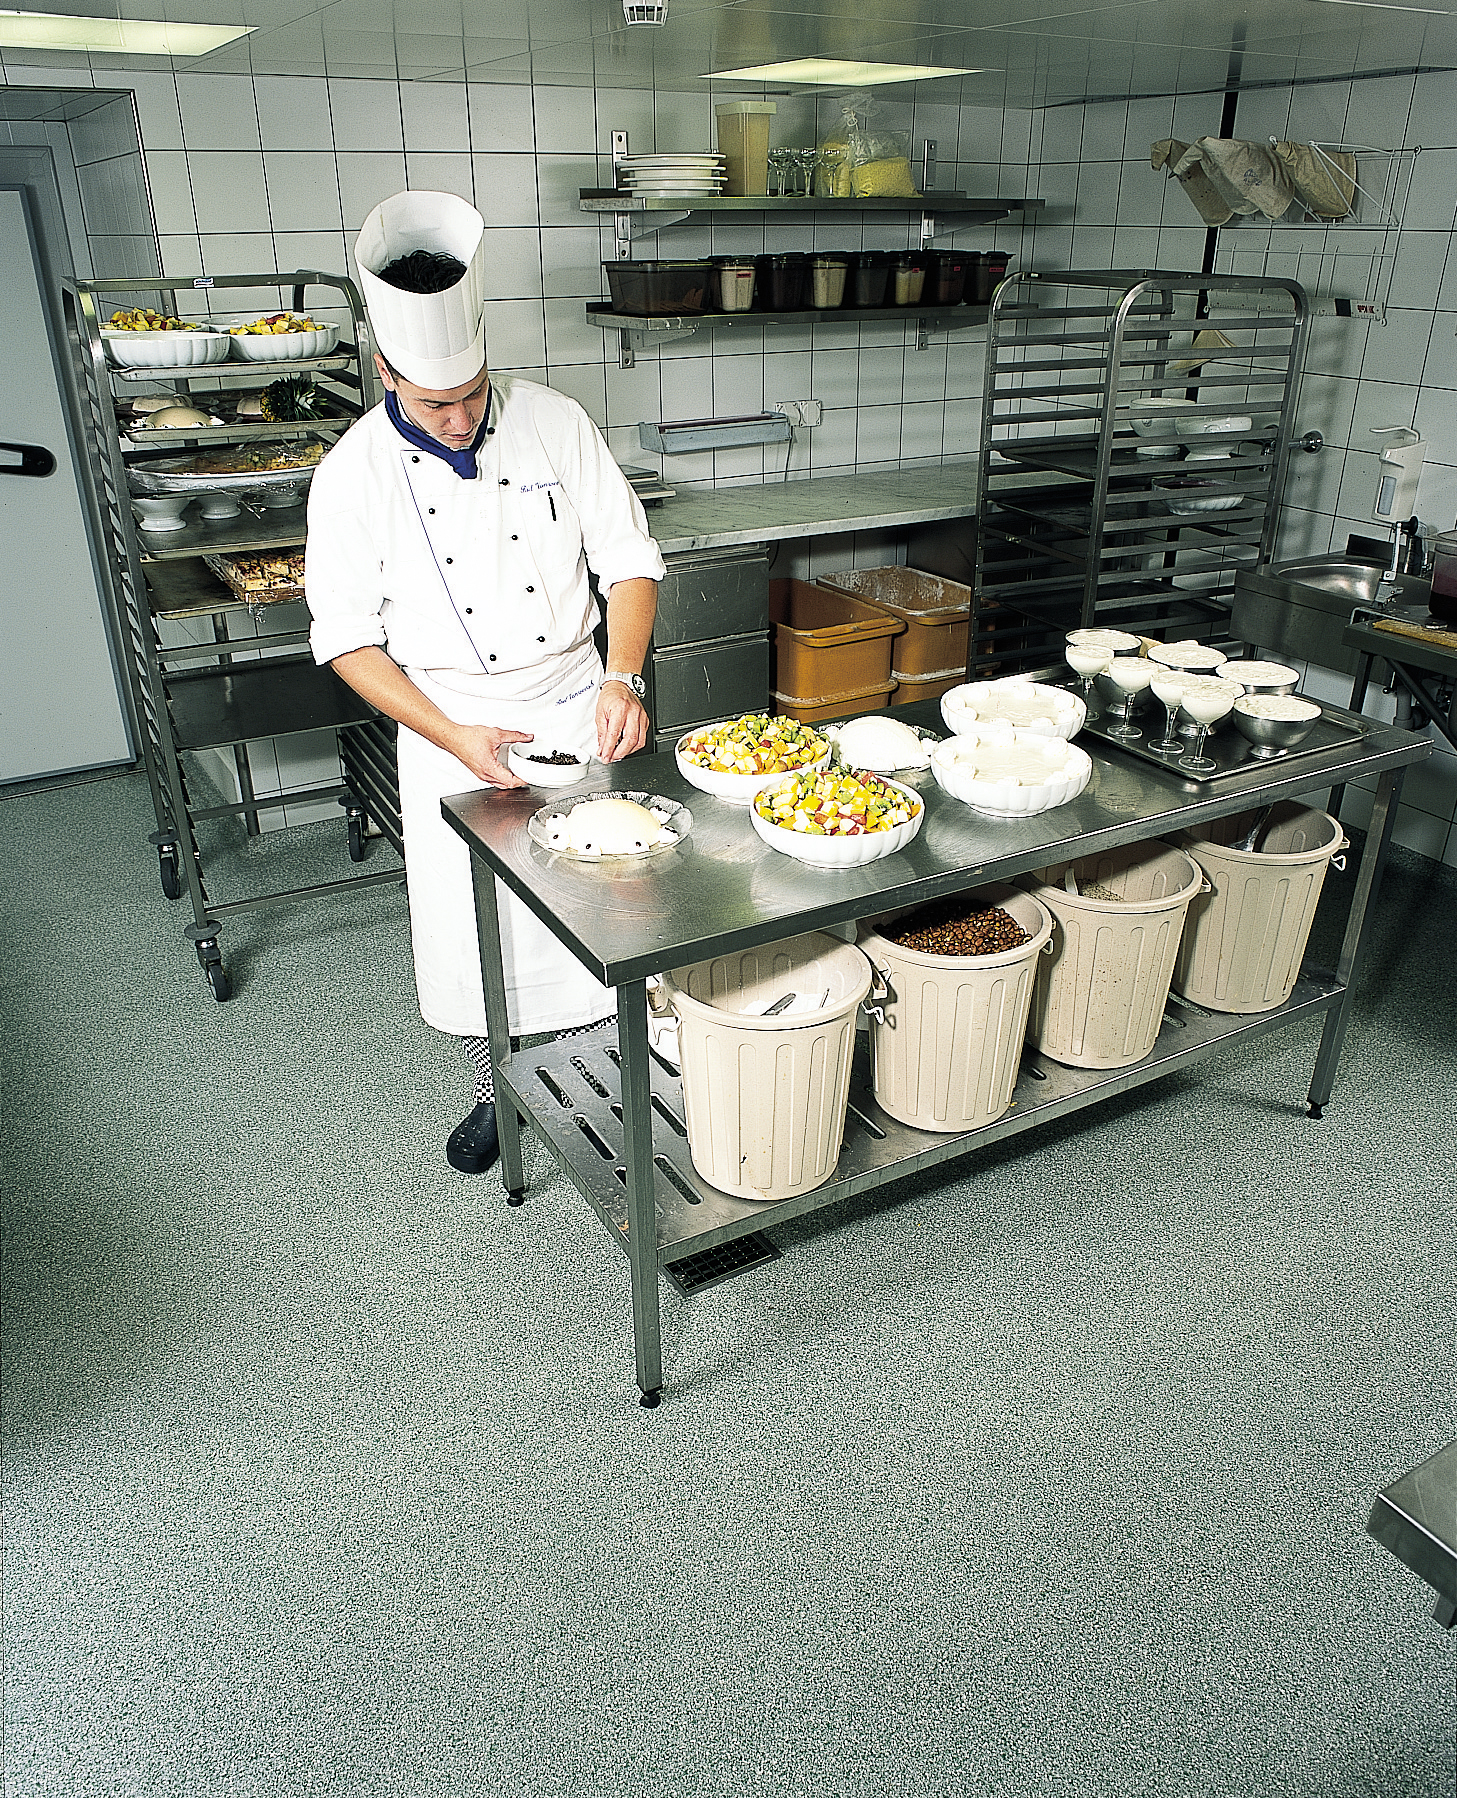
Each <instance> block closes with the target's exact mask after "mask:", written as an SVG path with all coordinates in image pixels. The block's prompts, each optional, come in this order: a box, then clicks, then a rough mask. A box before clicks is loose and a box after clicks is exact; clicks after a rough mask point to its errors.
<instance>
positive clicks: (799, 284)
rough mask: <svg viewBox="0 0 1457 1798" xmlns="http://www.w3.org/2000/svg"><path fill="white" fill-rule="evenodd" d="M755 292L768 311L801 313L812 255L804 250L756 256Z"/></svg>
mask: <svg viewBox="0 0 1457 1798" xmlns="http://www.w3.org/2000/svg"><path fill="white" fill-rule="evenodd" d="M754 266H755V269H756V270H757V274H758V278H757V280H756V282H755V294H756V298H757V300H758V302H759V305H760V307H761V308H762V309H763V310H764V311H766V312H798V311H800V310H801V309H802V308H803V306H804V304H805V299H804V284H805V277H806V275H807V274H808V273H809V257H808V256H806V255H805V254H804V252H803V251H802V250H797V251H793V252H791V253H790V254H787V255H780V256H756V257H755V258H754Z"/></svg>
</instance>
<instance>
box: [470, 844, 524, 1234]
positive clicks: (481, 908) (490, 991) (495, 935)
mask: <svg viewBox="0 0 1457 1798" xmlns="http://www.w3.org/2000/svg"><path fill="white" fill-rule="evenodd" d="M470 875H471V883H472V885H473V886H474V887H475V894H476V936H477V937H478V938H479V940H480V948H481V983H482V985H483V986H484V987H485V992H486V1034H487V1037H488V1039H489V1041H490V1045H491V1060H492V1062H493V1063H494V1065H495V1066H496V1067H498V1068H499V1067H500V1066H501V1064H502V1063H503V1062H504V1061H506V1060H507V1059H508V1058H509V1057H510V1054H511V1026H510V1023H509V1021H508V1019H507V1016H506V974H505V970H504V969H503V968H502V966H501V921H500V917H499V915H498V913H497V909H496V877H495V875H493V874H492V873H491V870H490V869H489V868H488V867H487V866H486V864H485V863H484V862H483V861H482V860H481V858H480V857H479V856H478V855H476V854H475V853H474V852H472V854H471V858H470ZM496 1130H497V1133H498V1135H499V1137H500V1142H501V1180H502V1183H503V1184H504V1186H505V1188H506V1203H507V1204H508V1205H519V1204H520V1203H521V1202H522V1200H523V1199H524V1198H525V1197H526V1168H525V1164H524V1163H523V1161H522V1159H521V1116H520V1113H519V1112H518V1111H517V1109H516V1104H515V1101H514V1100H513V1099H512V1098H511V1095H510V1090H509V1087H508V1086H506V1085H502V1084H498V1085H497V1087H496Z"/></svg>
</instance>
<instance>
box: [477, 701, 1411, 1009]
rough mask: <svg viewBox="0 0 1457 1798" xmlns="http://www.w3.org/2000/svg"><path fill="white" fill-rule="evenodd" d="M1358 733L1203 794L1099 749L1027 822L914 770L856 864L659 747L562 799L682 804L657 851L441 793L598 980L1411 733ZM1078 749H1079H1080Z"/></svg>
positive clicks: (1142, 827) (1402, 753)
mask: <svg viewBox="0 0 1457 1798" xmlns="http://www.w3.org/2000/svg"><path fill="white" fill-rule="evenodd" d="M1329 710H1330V711H1331V714H1332V716H1334V717H1337V718H1339V719H1340V720H1341V721H1342V722H1343V723H1345V724H1348V725H1350V726H1351V727H1352V728H1354V729H1357V730H1358V731H1359V732H1360V734H1359V736H1358V737H1356V738H1354V739H1353V740H1352V741H1351V742H1350V743H1349V744H1348V745H1346V746H1337V747H1333V748H1331V749H1329V750H1327V751H1325V752H1324V753H1323V754H1320V755H1314V756H1306V757H1302V758H1300V759H1299V760H1298V761H1297V762H1296V763H1295V764H1294V765H1293V766H1287V765H1286V764H1284V763H1282V762H1276V763H1274V764H1271V765H1269V766H1267V767H1262V768H1254V769H1252V770H1251V771H1250V772H1249V773H1247V774H1243V773H1241V774H1234V775H1231V776H1229V777H1228V779H1227V780H1226V781H1223V782H1221V783H1220V784H1219V786H1218V788H1217V789H1216V790H1215V791H1213V792H1204V791H1196V790H1191V788H1190V786H1189V784H1188V783H1187V782H1185V781H1181V780H1180V779H1179V778H1178V777H1177V776H1176V775H1173V774H1170V773H1167V772H1165V771H1163V770H1161V769H1157V768H1152V767H1146V766H1144V765H1143V764H1141V763H1139V762H1136V761H1134V760H1132V759H1131V758H1128V757H1125V756H1122V755H1120V754H1119V753H1118V752H1117V751H1116V750H1113V749H1111V748H1109V749H1106V750H1102V751H1101V752H1100V753H1098V754H1095V755H1094V756H1093V777H1092V780H1091V781H1090V782H1089V784H1088V787H1087V789H1086V791H1085V792H1084V793H1083V794H1082V795H1081V796H1080V797H1079V798H1078V799H1076V800H1075V801H1073V803H1072V804H1070V805H1064V806H1059V807H1058V808H1056V809H1055V810H1053V811H1050V812H1044V813H1042V814H1041V815H1040V816H1039V817H1035V818H1021V819H997V818H987V817H983V816H981V815H980V814H978V813H976V812H973V811H971V810H970V809H969V808H968V807H967V806H965V805H962V804H961V803H960V802H959V801H958V800H955V799H952V798H951V797H950V796H949V795H947V794H945V793H943V792H942V791H941V790H940V788H939V787H937V786H936V785H935V782H934V779H933V778H932V776H931V775H930V773H929V772H926V773H924V774H921V775H919V776H917V777H916V779H915V783H914V784H915V785H916V786H917V789H918V791H919V792H920V793H921V795H922V797H923V798H924V800H925V802H926V821H925V823H924V824H923V825H922V827H921V831H920V833H919V835H918V836H917V837H916V839H915V841H914V842H913V843H911V844H910V845H909V846H908V847H907V848H906V849H903V850H902V851H900V853H899V854H896V855H891V856H887V857H886V858H885V859H884V860H883V861H879V862H872V863H871V864H870V865H869V866H868V867H864V868H849V869H844V870H840V871H834V872H831V871H828V870H824V869H815V868H810V867H807V866H806V865H805V864H804V863H802V862H798V861H794V860H792V859H791V858H790V857H788V856H785V855H781V854H780V853H779V852H778V851H777V850H773V849H770V848H768V847H767V845H765V844H764V843H763V842H761V840H760V839H759V838H758V837H757V836H756V835H755V834H754V830H753V826H752V825H751V824H750V822H749V816H748V811H747V809H746V808H745V807H743V806H733V805H728V804H726V803H724V802H723V801H722V800H717V799H711V798H709V796H708V795H707V794H705V793H700V792H698V791H697V790H696V789H695V788H693V787H690V786H689V785H688V784H687V782H685V781H684V780H683V779H682V777H681V776H680V775H679V773H678V770H677V765H676V763H675V761H674V759H673V756H672V754H671V753H664V754H661V755H657V756H652V757H646V756H636V757H633V758H632V759H631V760H630V761H628V762H626V763H621V764H619V765H617V766H616V767H614V768H610V769H609V768H604V767H600V766H598V765H595V764H594V766H593V769H592V772H591V774H589V776H588V777H587V780H586V782H585V783H584V785H583V786H581V787H574V788H573V789H572V793H573V795H574V796H577V795H580V794H581V793H583V792H591V791H593V790H596V791H601V792H609V791H614V790H624V789H625V790H638V791H643V790H646V791H650V792H654V793H661V794H663V795H664V796H665V797H667V798H670V799H676V800H679V801H682V802H683V803H685V804H687V805H688V806H689V807H690V809H691V811H692V813H693V830H692V833H691V835H690V836H689V837H688V838H687V839H686V840H685V841H684V842H683V843H681V844H680V845H679V846H678V848H676V849H674V850H673V851H671V852H670V853H668V854H657V855H653V856H650V857H645V858H632V857H620V858H615V859H612V860H604V861H600V862H583V861H579V860H576V859H574V858H572V857H569V856H564V855H559V854H553V853H551V852H549V851H547V850H545V849H543V848H541V847H540V846H539V845H537V844H535V843H533V842H532V841H531V839H530V838H529V837H528V835H527V833H526V821H527V819H528V818H529V817H530V816H531V814H532V813H533V812H534V811H536V810H537V809H538V807H540V806H541V805H542V804H543V802H544V801H545V800H547V799H549V798H550V795H549V794H546V793H543V792H542V791H540V790H539V789H536V788H527V789H512V790H507V791H500V790H497V791H486V792H476V793H459V794H454V795H452V796H451V797H449V798H447V799H444V800H442V801H441V809H442V811H443V812H444V814H445V817H446V820H447V822H449V823H450V824H451V826H452V827H453V828H454V829H455V830H456V831H457V832H459V834H460V835H461V837H463V838H464V839H465V841H466V842H467V843H468V844H469V845H470V846H471V847H472V848H473V849H475V850H476V851H478V852H479V853H480V855H481V856H482V857H483V858H484V860H485V862H486V864H487V865H488V866H489V867H490V868H491V869H492V870H493V871H494V872H495V873H496V875H497V876H498V877H499V878H500V879H501V880H502V881H503V882H504V883H505V885H506V886H507V887H508V888H509V889H510V890H511V891H512V892H513V893H515V894H516V896H517V897H518V898H520V899H521V900H522V901H524V903H525V904H526V905H528V906H529V907H530V908H531V910H532V911H533V912H535V913H536V915H537V916H538V917H539V918H540V919H541V920H542V921H543V923H545V924H546V926H547V927H548V929H550V930H551V931H553V932H554V934H555V935H556V936H558V937H559V938H560V939H561V941H562V942H563V943H565V944H566V946H567V947H568V948H569V949H570V950H571V951H572V952H573V953H574V954H575V955H576V956H577V957H578V959H579V960H580V961H581V962H582V963H583V964H584V965H585V966H586V967H588V968H590V969H591V970H592V972H593V973H594V974H596V975H597V977H598V978H599V979H600V980H602V981H604V982H605V983H606V984H607V985H608V986H617V985H619V984H621V983H622V982H624V981H630V980H641V979H643V978H645V977H646V976H647V975H648V974H651V973H655V972H657V971H658V970H659V969H661V968H666V967H678V966H682V965H684V964H687V963H690V962H695V961H701V960H704V959H706V958H707V957H708V956H710V955H715V954H719V953H723V952H727V951H729V950H733V949H739V948H747V947H750V946H752V945H754V944H757V943H768V942H775V941H777V940H779V939H780V938H782V937H786V936H792V935H795V934H797V933H798V932H800V931H804V930H813V929H819V928H823V927H824V926H825V925H829V924H840V923H847V922H849V921H850V920H852V919H855V918H862V917H867V916H873V915H874V914H876V913H878V912H882V911H888V910H891V909H892V908H895V907H898V906H905V905H909V904H916V903H919V902H922V901H924V900H928V899H934V898H939V897H941V896H942V895H944V894H949V893H955V892H961V891H964V890H965V889H966V888H967V887H968V886H970V885H971V884H973V883H974V882H975V881H976V880H977V879H979V878H981V877H985V878H987V879H993V878H997V879H1001V878H1008V877H1010V876H1012V875H1016V874H1020V873H1023V872H1025V871H1026V870H1027V869H1030V868H1037V867H1042V866H1045V865H1046V864H1048V863H1050V862H1055V861H1058V860H1061V859H1065V858H1067V857H1069V856H1074V855H1087V854H1090V853H1092V852H1093V851H1095V850H1098V849H1105V848H1112V847H1114V846H1115V845H1117V844H1121V843H1130V842H1135V841H1137V840H1139V839H1140V838H1144V837H1147V836H1149V835H1150V834H1152V832H1151V827H1150V820H1152V819H1157V820H1158V825H1157V829H1158V830H1159V831H1160V832H1163V833H1167V832H1169V831H1172V830H1177V829H1179V828H1181V827H1184V826H1187V825H1190V824H1194V823H1197V822H1199V821H1200V820H1203V819H1209V818H1218V817H1222V816H1224V815H1225V814H1227V813H1229V812H1238V811H1243V810H1245V809H1247V808H1249V807H1252V806H1260V805H1267V804H1269V803H1270V802H1271V801H1272V800H1276V799H1283V798H1287V797H1293V796H1294V795H1296V794H1297V793H1302V792H1307V793H1308V792H1309V791H1310V790H1311V789H1312V788H1313V787H1319V786H1320V785H1321V784H1322V780H1323V777H1325V776H1327V775H1328V776H1329V780H1330V784H1331V785H1333V786H1334V785H1337V784H1339V783H1341V782H1347V781H1351V780H1354V779H1356V778H1358V777H1360V776H1362V775H1369V774H1374V773H1378V772H1382V771H1385V770H1387V769H1391V768H1395V767H1398V766H1400V765H1402V764H1404V763H1408V762H1414V761H1418V760H1420V759H1422V758H1423V757H1424V756H1427V755H1429V754H1430V753H1431V749H1432V745H1431V743H1430V741H1429V740H1428V739H1427V738H1425V737H1419V736H1415V735H1413V734H1412V733H1411V732H1410V731H1403V730H1397V729H1395V728H1394V727H1392V726H1388V725H1379V724H1376V723H1374V722H1373V721H1372V720H1369V719H1360V718H1357V717H1355V716H1354V714H1352V713H1349V712H1340V711H1338V710H1337V709H1336V708H1334V707H1332V708H1329ZM897 716H898V717H899V718H901V719H902V720H903V721H904V722H905V723H908V724H923V725H927V726H929V727H930V728H932V729H936V730H944V728H945V727H944V725H942V724H941V721H940V716H939V711H938V708H937V707H936V706H935V704H934V703H932V702H923V703H922V704H920V705H915V706H906V707H903V708H901V709H900V710H899V711H898V713H897ZM1088 747H1089V749H1090V752H1091V750H1092V749H1093V748H1094V745H1093V744H1092V743H1089V744H1088Z"/></svg>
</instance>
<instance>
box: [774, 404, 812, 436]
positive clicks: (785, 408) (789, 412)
mask: <svg viewBox="0 0 1457 1798" xmlns="http://www.w3.org/2000/svg"><path fill="white" fill-rule="evenodd" d="M769 410H770V411H771V412H782V413H783V414H784V416H785V417H786V418H787V419H788V420H789V421H790V423H791V424H797V425H802V426H804V428H805V429H806V430H809V429H812V428H813V427H814V426H815V425H817V424H818V423H819V422H820V420H821V419H822V418H823V417H824V412H825V409H824V407H823V405H822V404H821V403H820V401H819V400H774V401H773V402H772V403H771V405H770V408H769Z"/></svg>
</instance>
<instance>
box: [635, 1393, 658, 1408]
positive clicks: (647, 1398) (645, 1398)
mask: <svg viewBox="0 0 1457 1798" xmlns="http://www.w3.org/2000/svg"><path fill="white" fill-rule="evenodd" d="M662 1401H663V1395H662V1393H661V1392H657V1391H654V1392H645V1393H644V1394H643V1395H642V1397H641V1398H640V1399H639V1400H638V1401H637V1402H638V1403H639V1404H640V1405H641V1406H642V1408H643V1410H644V1411H656V1410H657V1408H658V1406H659V1405H660V1404H661V1403H662Z"/></svg>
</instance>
